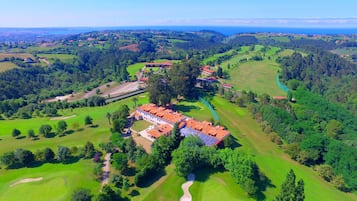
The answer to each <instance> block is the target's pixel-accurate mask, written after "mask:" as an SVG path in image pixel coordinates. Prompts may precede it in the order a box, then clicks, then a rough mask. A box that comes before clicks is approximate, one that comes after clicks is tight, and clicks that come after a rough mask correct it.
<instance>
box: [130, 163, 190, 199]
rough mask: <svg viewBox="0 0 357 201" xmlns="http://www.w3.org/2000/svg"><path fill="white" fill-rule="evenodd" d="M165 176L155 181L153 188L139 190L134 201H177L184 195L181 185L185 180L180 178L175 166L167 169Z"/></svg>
mask: <svg viewBox="0 0 357 201" xmlns="http://www.w3.org/2000/svg"><path fill="white" fill-rule="evenodd" d="M165 172H166V174H165V176H163V177H161V178H160V179H159V180H157V181H155V182H154V183H153V184H152V185H151V186H149V187H146V188H140V189H137V190H138V191H139V195H138V196H135V197H132V198H131V200H132V201H152V200H155V201H177V200H180V197H181V196H182V195H183V191H182V189H181V185H182V184H183V183H184V182H185V179H184V178H182V177H178V176H177V175H176V173H175V171H174V166H173V165H169V166H168V167H166V169H165Z"/></svg>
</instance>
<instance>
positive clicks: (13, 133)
mask: <svg viewBox="0 0 357 201" xmlns="http://www.w3.org/2000/svg"><path fill="white" fill-rule="evenodd" d="M20 135H21V131H20V130H18V129H16V128H14V129H13V130H12V137H15V138H16V137H18V136H20Z"/></svg>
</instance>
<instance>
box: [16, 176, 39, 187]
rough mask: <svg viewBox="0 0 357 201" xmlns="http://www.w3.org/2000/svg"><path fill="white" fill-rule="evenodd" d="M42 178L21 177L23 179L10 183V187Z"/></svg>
mask: <svg viewBox="0 0 357 201" xmlns="http://www.w3.org/2000/svg"><path fill="white" fill-rule="evenodd" d="M42 179H43V178H42V177H39V178H27V179H23V180H20V181H17V182H15V183H13V184H11V185H10V187H14V186H16V185H17V184H24V183H30V182H36V181H41V180H42Z"/></svg>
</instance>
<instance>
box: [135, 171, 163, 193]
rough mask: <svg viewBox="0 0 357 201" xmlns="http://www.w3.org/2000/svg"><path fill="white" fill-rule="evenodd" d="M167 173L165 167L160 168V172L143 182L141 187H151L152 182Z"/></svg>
mask: <svg viewBox="0 0 357 201" xmlns="http://www.w3.org/2000/svg"><path fill="white" fill-rule="evenodd" d="M165 175H166V171H165V170H164V169H161V170H159V172H158V173H156V174H155V175H152V177H151V178H150V179H148V180H147V181H145V182H143V183H142V184H140V186H139V187H140V188H147V187H150V186H151V185H152V184H154V183H155V182H156V181H157V180H159V179H160V178H161V177H163V176H165Z"/></svg>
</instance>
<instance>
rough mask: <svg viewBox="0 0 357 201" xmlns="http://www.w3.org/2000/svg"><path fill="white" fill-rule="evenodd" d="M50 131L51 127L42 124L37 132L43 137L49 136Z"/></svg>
mask: <svg viewBox="0 0 357 201" xmlns="http://www.w3.org/2000/svg"><path fill="white" fill-rule="evenodd" d="M51 131H52V127H51V126H50V125H48V124H44V125H42V126H41V127H40V129H39V133H40V134H41V135H43V136H44V137H49V135H50V134H51Z"/></svg>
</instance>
